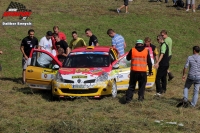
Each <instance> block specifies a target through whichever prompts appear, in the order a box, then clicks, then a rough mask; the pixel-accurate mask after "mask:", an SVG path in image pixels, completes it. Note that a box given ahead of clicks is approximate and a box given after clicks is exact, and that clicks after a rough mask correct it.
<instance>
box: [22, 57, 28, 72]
mask: <svg viewBox="0 0 200 133" xmlns="http://www.w3.org/2000/svg"><path fill="white" fill-rule="evenodd" d="M27 65H28V60H26V58H25V57H23V58H22V69H23V70H26V68H27Z"/></svg>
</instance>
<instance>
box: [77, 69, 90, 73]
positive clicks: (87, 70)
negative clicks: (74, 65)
mask: <svg viewBox="0 0 200 133" xmlns="http://www.w3.org/2000/svg"><path fill="white" fill-rule="evenodd" d="M89 71H90V69H89V68H78V69H76V72H77V73H80V72H86V73H87V72H89Z"/></svg>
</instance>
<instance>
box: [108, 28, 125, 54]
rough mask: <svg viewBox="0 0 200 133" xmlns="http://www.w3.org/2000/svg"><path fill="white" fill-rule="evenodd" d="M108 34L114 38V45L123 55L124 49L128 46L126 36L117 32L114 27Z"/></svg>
mask: <svg viewBox="0 0 200 133" xmlns="http://www.w3.org/2000/svg"><path fill="white" fill-rule="evenodd" d="M107 34H108V35H109V36H110V37H111V38H112V46H113V47H114V48H116V49H117V50H118V52H119V55H120V56H122V55H123V54H124V49H125V48H126V42H125V40H124V37H123V36H121V35H119V34H116V33H115V32H114V30H113V29H108V31H107Z"/></svg>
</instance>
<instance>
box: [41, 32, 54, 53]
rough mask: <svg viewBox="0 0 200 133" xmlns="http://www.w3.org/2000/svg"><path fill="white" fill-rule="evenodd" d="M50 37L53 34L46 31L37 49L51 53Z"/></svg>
mask: <svg viewBox="0 0 200 133" xmlns="http://www.w3.org/2000/svg"><path fill="white" fill-rule="evenodd" d="M52 36H53V33H52V32H51V31H47V33H46V36H44V37H42V38H41V39H40V42H39V47H38V49H42V50H46V51H48V52H50V53H51V50H52V41H51V37H52Z"/></svg>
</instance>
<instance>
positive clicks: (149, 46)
mask: <svg viewBox="0 0 200 133" xmlns="http://www.w3.org/2000/svg"><path fill="white" fill-rule="evenodd" d="M144 46H145V47H146V48H147V49H148V50H149V54H150V57H151V62H152V64H154V62H155V61H154V60H156V62H158V50H157V48H156V46H155V45H153V44H151V38H149V37H146V38H145V39H144Z"/></svg>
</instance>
